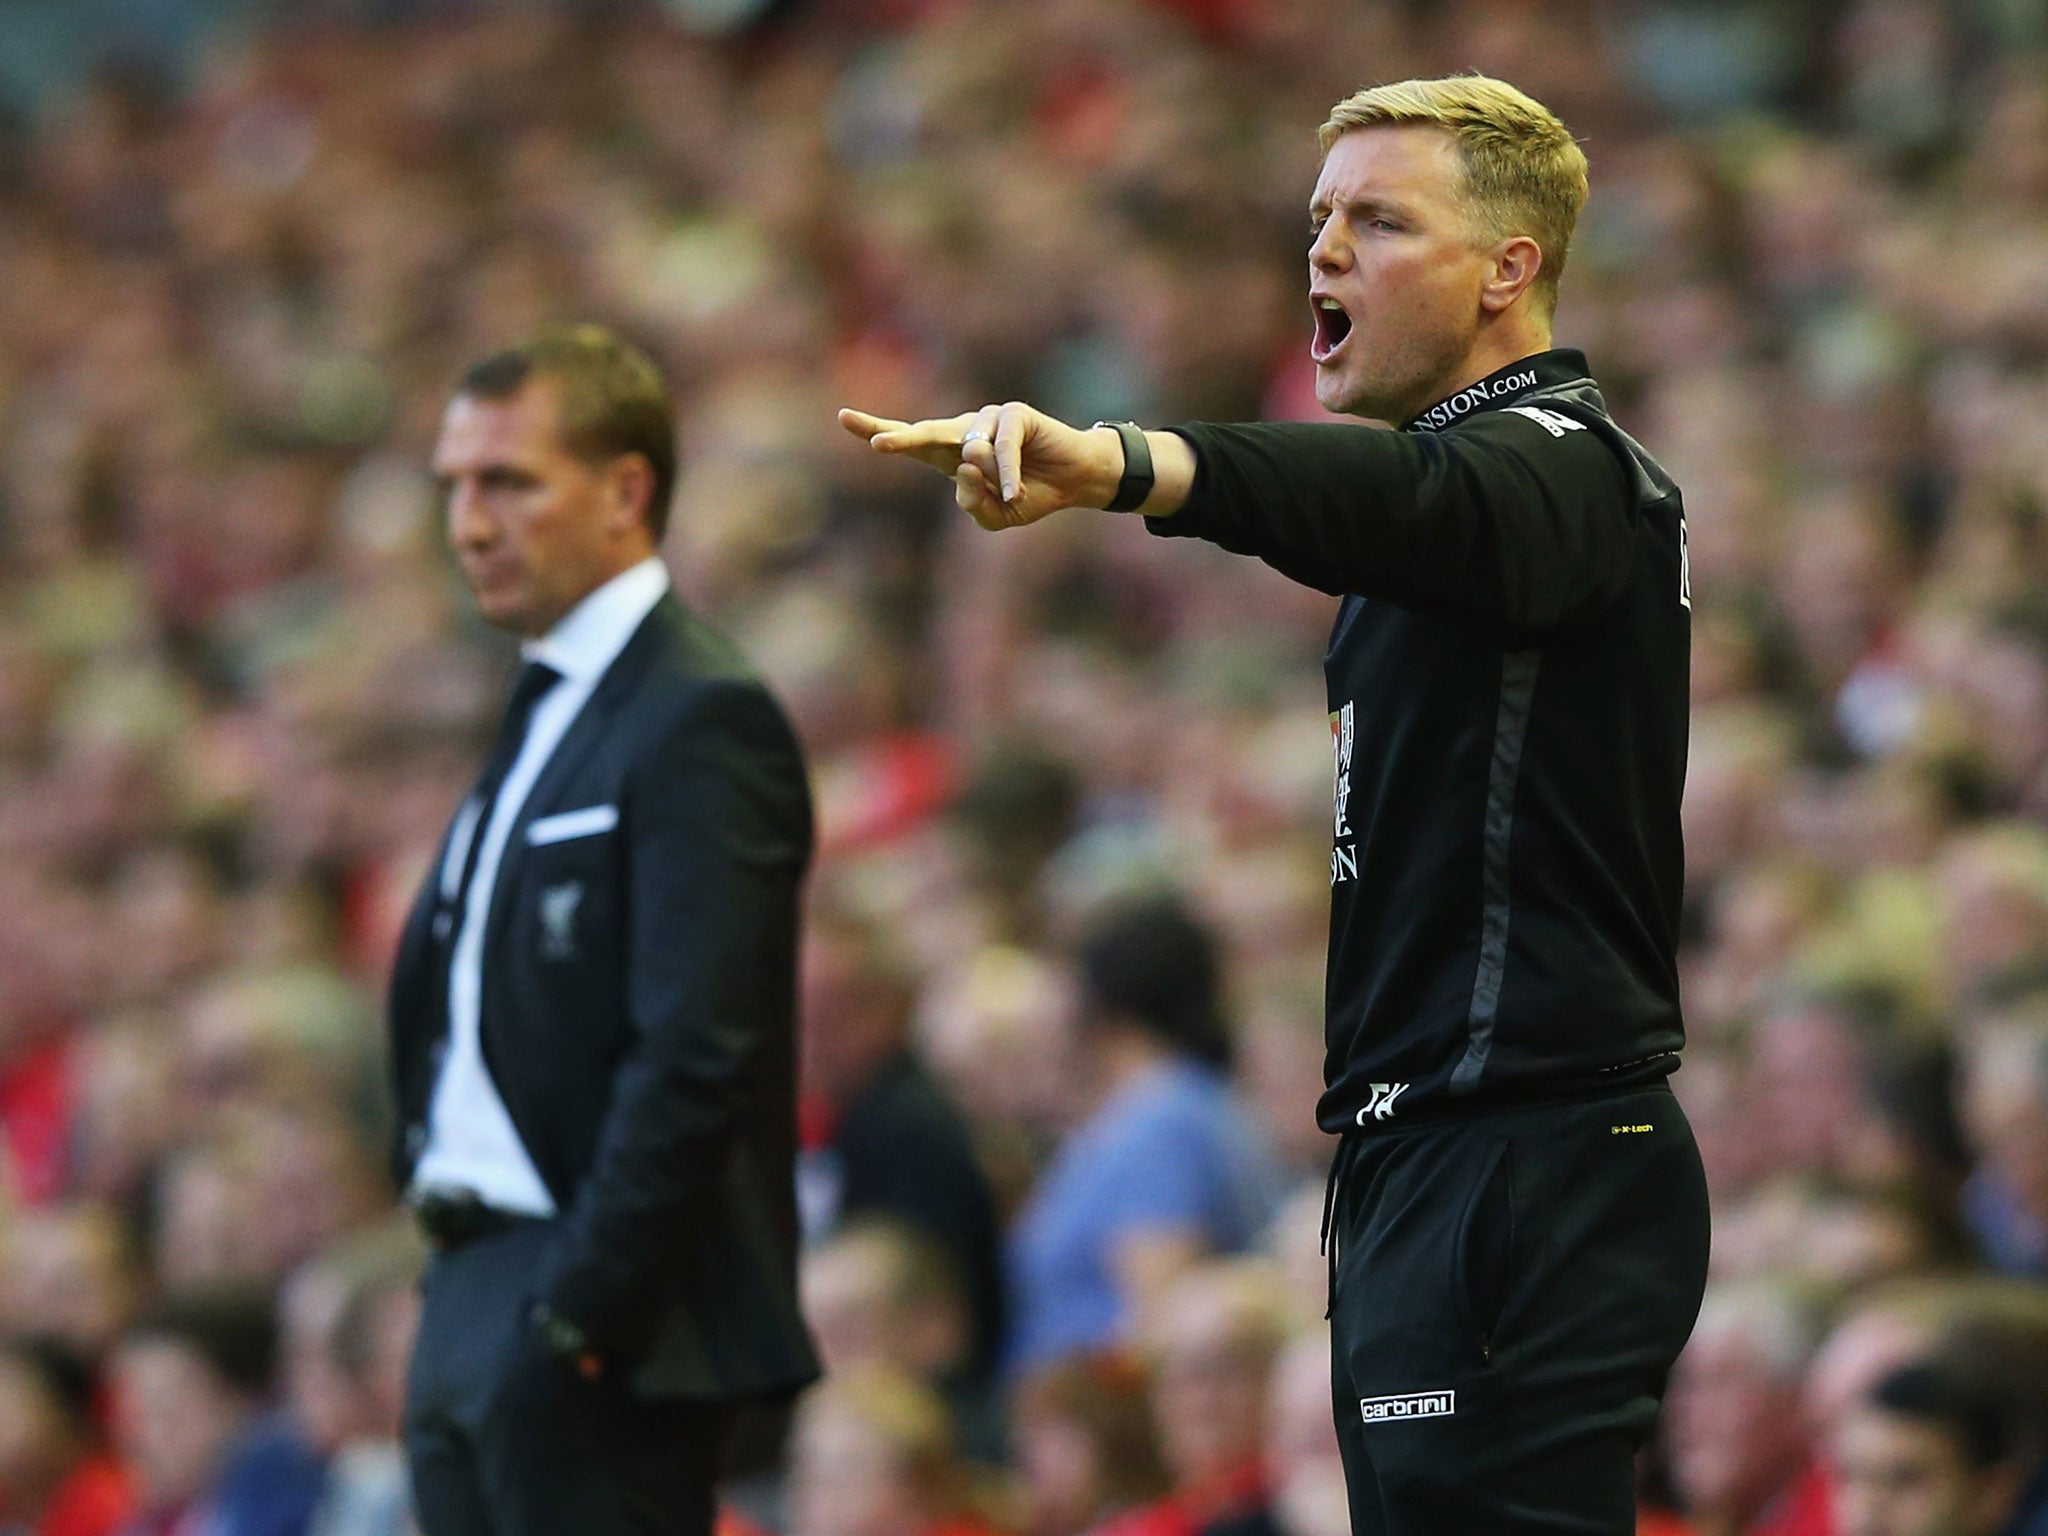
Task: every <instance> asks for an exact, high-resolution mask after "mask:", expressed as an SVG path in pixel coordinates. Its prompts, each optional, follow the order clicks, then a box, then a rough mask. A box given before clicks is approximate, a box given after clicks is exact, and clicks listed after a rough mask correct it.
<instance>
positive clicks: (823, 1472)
mask: <svg viewBox="0 0 2048 1536" xmlns="http://www.w3.org/2000/svg"><path fill="white" fill-rule="evenodd" d="M984 1497H985V1495H984V1494H983V1493H982V1491H981V1490H980V1489H979V1488H978V1487H977V1483H976V1479H975V1477H974V1474H973V1473H972V1471H971V1469H969V1468H968V1467H967V1466H966V1465H965V1464H963V1463H962V1462H961V1461H960V1460H959V1459H958V1456H957V1454H956V1452H955V1448H954V1444H953V1426H952V1421H951V1418H950V1416H949V1415H948V1414H947V1412H946V1405H945V1403H944V1401H943V1400H942V1399H941V1398H940V1397H939V1396H938V1394H937V1393H936V1392H934V1391H932V1390H931V1389H930V1388H929V1387H926V1386H923V1385H921V1384H920V1383H919V1382H917V1381H916V1380H915V1378H913V1377H910V1376H906V1375H904V1374H902V1373H901V1372H898V1371H894V1370H891V1369H890V1368H888V1367H886V1366H874V1367H869V1368H867V1369H864V1370H854V1371H850V1372H848V1373H847V1374H846V1375H844V1376H842V1377H837V1378H834V1379H831V1380H828V1381H827V1382H826V1383H825V1384H824V1385H822V1386H820V1387H818V1388H817V1389H816V1390H814V1391H813V1392H811V1393H810V1394H809V1395H807V1396H806V1397H805V1398H804V1400H803V1403H802V1405H801V1406H800V1407H799V1408H798V1410H797V1417H796V1430H795V1436H794V1445H793V1449H792V1453H791V1459H790V1517H789V1530H790V1536H988V1533H989V1532H990V1529H991V1528H990V1526H989V1525H988V1524H986V1523H985V1522H984V1520H983V1518H982V1516H981V1514H980V1512H979V1510H978V1508H977V1506H978V1505H979V1504H980V1503H981V1502H982V1501H983V1499H984Z"/></svg>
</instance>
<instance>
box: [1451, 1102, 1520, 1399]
mask: <svg viewBox="0 0 2048 1536" xmlns="http://www.w3.org/2000/svg"><path fill="white" fill-rule="evenodd" d="M1455 1274H1456V1277H1457V1285H1458V1293H1459V1296H1460V1298H1461V1299H1462V1300H1463V1302H1464V1307H1465V1322H1466V1326H1467V1327H1468V1328H1469V1329H1470V1330H1471V1334H1472V1340H1473V1342H1474V1343H1475V1344H1477V1345H1478V1346H1479V1353H1480V1355H1481V1356H1482V1357H1483V1358H1485V1359H1489V1360H1490V1359H1492V1358H1493V1351H1494V1346H1495V1345H1496V1344H1497V1343H1498V1342H1499V1338H1500V1331H1501V1320H1502V1318H1503V1317H1504V1316H1505V1315H1506V1313H1507V1307H1508V1299H1509V1297H1510V1296H1511V1295H1512V1294H1513V1290H1514V1283H1515V1162H1514V1144H1513V1143H1512V1142H1507V1141H1499V1142H1495V1143H1494V1144H1493V1146H1492V1147H1490V1148H1489V1149H1488V1150H1487V1153H1486V1156H1485V1159H1484V1160H1483V1162H1482V1164H1481V1172H1480V1177H1479V1183H1478V1186H1477V1187H1476V1188H1475V1189H1474V1190H1473V1191H1472V1195H1471V1198H1470V1199H1469V1200H1468V1201H1467V1202H1466V1204H1465V1209H1464V1212H1463V1214H1462V1215H1461V1217H1460V1219H1459V1222H1458V1236H1457V1244H1456V1252H1455Z"/></svg>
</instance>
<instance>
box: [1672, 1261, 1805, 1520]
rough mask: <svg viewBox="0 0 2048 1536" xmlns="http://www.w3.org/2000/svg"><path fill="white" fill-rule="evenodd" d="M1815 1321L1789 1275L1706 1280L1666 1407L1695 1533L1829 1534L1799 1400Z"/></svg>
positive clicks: (1677, 1475) (1675, 1469) (1675, 1466)
mask: <svg viewBox="0 0 2048 1536" xmlns="http://www.w3.org/2000/svg"><path fill="white" fill-rule="evenodd" d="M1817 1328H1818V1318H1817V1314H1816V1312H1815V1310H1814V1306H1813V1304H1812V1303H1811V1302H1810V1301H1809V1300H1808V1299H1807V1298H1805V1297H1802V1296H1801V1295H1800V1294H1799V1293H1798V1292H1797V1291H1796V1290H1795V1289H1794V1288H1793V1287H1791V1286H1790V1285H1788V1284H1786V1283H1785V1282H1782V1281H1775V1280H1752V1281H1746V1282H1741V1283H1737V1284H1732V1285H1716V1286H1712V1287H1709V1289H1708V1292H1707V1296H1706V1300H1705V1302H1704V1303H1703V1304H1702V1306H1701V1308H1700V1317H1699V1322H1698V1324H1697V1325H1696V1326H1695V1327H1694V1329H1693V1334H1692V1342H1691V1343H1690V1344H1688V1345H1687V1346H1686V1351H1685V1353H1684V1354H1683V1355H1682V1356H1680V1358H1679V1362H1678V1368H1677V1370H1676V1371H1675V1372H1674V1373H1673V1376H1672V1380H1671V1392H1670V1397H1669V1401H1668V1404H1667V1408H1666V1418H1667V1421H1668V1424H1669V1429H1670V1448H1671V1470H1672V1475H1673V1480H1674V1481H1675V1482H1676V1484H1677V1486H1678V1491H1679V1493H1680V1495H1681V1497H1682V1498H1683V1500H1684V1504H1685V1509H1686V1513H1687V1515H1688V1516H1689V1518H1690V1519H1691V1521H1692V1523H1693V1525H1694V1527H1695V1528H1696V1529H1697V1530H1698V1532H1699V1533H1700V1536H1826V1533H1827V1531H1828V1528H1829V1527H1828V1523H1827V1522H1828V1506H1827V1487H1826V1483H1825V1481H1824V1480H1823V1476H1822V1474H1821V1472H1820V1469H1819V1465H1818V1463H1817V1461H1816V1460H1815V1457H1814V1449H1813V1440H1812V1436H1811V1434H1810V1433H1809V1430H1808V1428H1807V1425H1806V1421H1805V1419H1804V1418H1803V1416H1802V1411H1801V1404H1800V1382H1801V1380H1802V1377H1803V1373H1804V1372H1805V1370H1806V1367H1807V1365H1808V1363H1809V1361H1810V1360H1811V1359H1812V1357H1813V1351H1814V1349H1815V1347H1816V1345H1817V1343H1818V1339H1817Z"/></svg>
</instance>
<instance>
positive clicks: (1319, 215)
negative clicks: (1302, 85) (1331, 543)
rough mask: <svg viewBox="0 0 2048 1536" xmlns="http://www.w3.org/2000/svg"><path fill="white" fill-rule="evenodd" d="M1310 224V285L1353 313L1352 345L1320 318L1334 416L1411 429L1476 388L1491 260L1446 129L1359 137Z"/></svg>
mask: <svg viewBox="0 0 2048 1536" xmlns="http://www.w3.org/2000/svg"><path fill="white" fill-rule="evenodd" d="M1310 217H1311V219H1312V220H1317V221H1320V222H1319V228H1318V233H1317V235H1316V239H1315V241H1314V243H1313V245H1312V246H1311V247H1310V251H1309V283H1310V289H1311V293H1312V295H1313V296H1315V297H1314V299H1312V302H1316V303H1318V305H1320V301H1321V299H1323V298H1327V299H1328V300H1332V301H1334V302H1336V303H1337V304H1338V305H1340V306H1341V308H1342V319H1341V321H1340V322H1339V323H1340V324H1341V325H1342V326H1343V329H1344V334H1343V336H1342V339H1341V341H1340V342H1339V343H1338V344H1337V345H1336V346H1335V347H1334V348H1330V347H1329V346H1328V343H1329V341H1330V338H1331V329H1330V326H1331V318H1332V317H1330V315H1329V313H1328V312H1327V311H1324V312H1323V313H1320V314H1318V315H1317V316H1316V322H1317V340H1316V343H1315V348H1314V352H1315V355H1316V398H1317V400H1319V401H1320V402H1321V403H1322V406H1323V408H1324V409H1325V410H1328V411H1331V412H1336V413H1341V414H1346V415H1354V416H1366V417H1371V418H1374V419H1377V420H1383V421H1390V422H1395V423H1399V422H1403V421H1406V420H1409V419H1411V418H1412V417H1413V416H1414V415H1415V414H1417V413H1418V412H1420V411H1421V410H1423V409H1424V408H1426V407H1427V406H1428V405H1429V404H1430V402H1431V401H1433V400H1435V399H1438V398H1440V397H1441V396H1442V395H1444V394H1447V393H1449V392H1450V391H1451V390H1453V389H1455V388H1457V387H1458V386H1459V385H1460V384H1462V383H1466V382H1469V380H1467V379H1465V378H1464V377H1463V375H1464V373H1465V372H1466V371H1468V364H1469V359H1470V358H1471V355H1472V353H1473V351H1474V349H1475V345H1476V342H1477V338H1478V333H1479V325H1480V306H1479V290H1480V286H1481V283H1482V282H1483V280H1484V277H1485V274H1486V271H1487V262H1488V258H1487V252H1486V247H1485V244H1484V243H1483V241H1482V240H1481V238H1480V236H1479V234H1478V232H1477V231H1476V230H1475V228H1474V224H1473V219H1472V214H1471V211H1470V208H1469V205H1468V202H1467V200H1466V197H1465V195H1464V164H1463V161H1462V159H1461V158H1460V155H1459V152H1458V147H1457V141H1456V140H1455V139H1454V138H1453V137H1452V136H1451V134H1450V133H1449V132H1448V131H1447V130H1445V129H1441V128H1436V127H1432V126H1427V125H1401V126H1390V127H1381V128H1362V129H1353V130H1352V131H1351V132H1349V133H1346V134H1344V135H1343V136H1342V137H1340V138H1339V139H1338V140H1337V141H1336V142H1335V143H1334V144H1332V145H1331V146H1330V151H1329V153H1328V154H1327V155H1326V156H1325V157H1324V160H1323V168H1322V173H1321V175H1320V176H1319V177H1318V178H1317V182H1316V191H1315V198H1314V201H1313V203H1312V204H1311V207H1310Z"/></svg>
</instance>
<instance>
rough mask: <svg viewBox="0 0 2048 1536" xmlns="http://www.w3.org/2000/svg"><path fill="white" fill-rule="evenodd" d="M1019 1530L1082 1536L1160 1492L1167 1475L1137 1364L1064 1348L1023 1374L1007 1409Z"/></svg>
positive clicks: (1124, 1357)
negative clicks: (1059, 1356)
mask: <svg viewBox="0 0 2048 1536" xmlns="http://www.w3.org/2000/svg"><path fill="white" fill-rule="evenodd" d="M1010 1441H1011V1456H1010V1460H1011V1462H1012V1464H1013V1465H1014V1467H1015V1469H1016V1475H1017V1482H1018V1493H1019V1499H1020V1502H1021V1505H1022V1508H1021V1519H1020V1525H1021V1528H1022V1530H1023V1531H1024V1532H1025V1533H1026V1536H1080V1533H1082V1532H1084V1531H1091V1530H1094V1529H1095V1528H1097V1527H1098V1526H1102V1525H1107V1524H1110V1523H1112V1522H1113V1521H1115V1520H1116V1519H1118V1518H1119V1517H1121V1516H1123V1515H1125V1514H1127V1513H1128V1512H1130V1511H1132V1510H1135V1509H1138V1508H1140V1507H1143V1506H1148V1505H1151V1504H1152V1503H1154V1502H1155V1501H1157V1500H1158V1499H1160V1498H1162V1497H1164V1496H1165V1494H1166V1493H1167V1490H1168V1488H1169V1487H1170V1486H1171V1480H1170V1478H1169V1475H1168V1473H1167V1470H1166V1466H1165V1463H1164V1462H1163V1461H1162V1460H1161V1459H1160V1449H1159V1436H1158V1431H1157V1429H1156V1428H1155V1426H1154V1424H1153V1419H1152V1405H1151V1399H1150V1396H1149V1389H1148V1383H1147V1381H1146V1378H1145V1372H1144V1368H1143V1366H1142V1365H1141V1364H1140V1363H1139V1361H1138V1360H1137V1359H1136V1358H1135V1357H1133V1356H1131V1355H1128V1354H1120V1353H1119V1354H1087V1355H1069V1356H1066V1357H1065V1358H1063V1359H1059V1360H1055V1361H1052V1362H1051V1363H1050V1364H1047V1365H1042V1366H1039V1367H1038V1368H1037V1369H1035V1370H1032V1371H1028V1372H1026V1373H1025V1374H1024V1375H1023V1376H1021V1377H1020V1378H1019V1379H1018V1380H1017V1383H1016V1386H1015V1389H1014V1391H1013V1393H1012V1395H1011V1406H1010Z"/></svg>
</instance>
